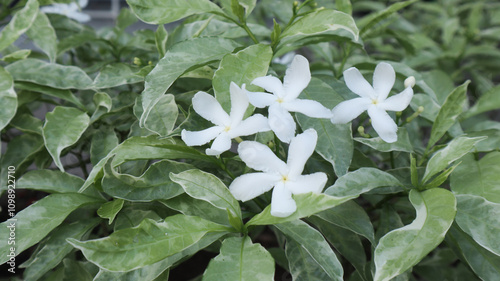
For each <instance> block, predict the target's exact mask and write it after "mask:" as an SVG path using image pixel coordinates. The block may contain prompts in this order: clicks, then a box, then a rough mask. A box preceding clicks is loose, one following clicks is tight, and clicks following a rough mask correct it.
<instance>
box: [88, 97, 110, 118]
mask: <svg viewBox="0 0 500 281" xmlns="http://www.w3.org/2000/svg"><path fill="white" fill-rule="evenodd" d="M92 101H93V102H94V105H95V110H94V113H92V116H91V117H90V123H94V122H95V121H97V120H98V119H99V118H100V117H101V116H103V115H104V114H106V113H108V112H110V111H111V108H112V107H113V100H112V99H111V97H110V96H109V95H108V94H106V93H105V92H97V93H95V94H94V96H93V97H92Z"/></svg>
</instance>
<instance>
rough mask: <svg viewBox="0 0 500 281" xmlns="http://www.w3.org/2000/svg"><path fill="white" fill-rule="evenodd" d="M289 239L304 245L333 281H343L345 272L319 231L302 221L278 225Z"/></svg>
mask: <svg viewBox="0 0 500 281" xmlns="http://www.w3.org/2000/svg"><path fill="white" fill-rule="evenodd" d="M276 228H278V229H279V230H280V231H281V232H282V233H283V234H285V236H286V237H287V239H291V240H294V241H295V242H297V243H298V244H300V245H302V247H304V249H305V250H306V251H307V252H308V253H309V254H310V255H311V257H312V258H313V259H314V260H315V261H316V262H317V263H318V264H319V266H321V268H322V269H323V270H324V271H325V272H326V273H327V274H328V276H329V277H330V278H331V279H332V280H339V281H340V280H343V278H342V276H343V275H344V270H343V269H342V265H341V264H340V262H339V260H338V259H337V256H336V255H335V253H334V252H333V250H332V248H330V245H328V242H326V240H325V238H323V236H322V235H321V233H320V232H319V231H317V230H316V229H314V228H312V227H311V226H309V225H308V224H307V223H305V222H303V221H301V220H295V221H291V222H287V223H281V224H277V225H276Z"/></svg>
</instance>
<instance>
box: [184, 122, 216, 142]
mask: <svg viewBox="0 0 500 281" xmlns="http://www.w3.org/2000/svg"><path fill="white" fill-rule="evenodd" d="M222 131H224V127H220V126H214V127H210V128H208V129H205V130H202V131H197V132H191V131H186V130H182V132H181V139H182V141H184V142H185V143H186V145H187V146H194V145H204V144H206V143H207V142H209V141H211V140H213V139H215V138H216V137H217V136H218V135H219V134H220V133H221V132H222Z"/></svg>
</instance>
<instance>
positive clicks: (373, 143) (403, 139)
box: [354, 127, 413, 152]
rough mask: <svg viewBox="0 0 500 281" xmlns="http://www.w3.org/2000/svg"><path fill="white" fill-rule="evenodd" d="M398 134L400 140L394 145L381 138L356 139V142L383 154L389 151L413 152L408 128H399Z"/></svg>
mask: <svg viewBox="0 0 500 281" xmlns="http://www.w3.org/2000/svg"><path fill="white" fill-rule="evenodd" d="M397 134H398V140H397V141H396V142H393V143H387V142H385V141H383V140H382V139H381V138H380V137H376V138H354V140H355V141H357V142H360V143H362V144H364V145H367V146H369V147H371V148H373V149H375V150H378V151H382V152H389V151H404V152H413V146H412V145H411V142H410V137H409V136H408V132H407V131H406V128H404V127H402V128H399V129H398V132H397Z"/></svg>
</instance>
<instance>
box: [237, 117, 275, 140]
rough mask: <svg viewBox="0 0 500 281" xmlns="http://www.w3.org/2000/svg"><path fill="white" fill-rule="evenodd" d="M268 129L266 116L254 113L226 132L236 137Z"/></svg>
mask: <svg viewBox="0 0 500 281" xmlns="http://www.w3.org/2000/svg"><path fill="white" fill-rule="evenodd" d="M270 130H271V128H270V127H269V121H268V120H267V118H266V117H264V116H262V114H255V115H252V116H250V117H248V118H247V119H245V120H243V121H242V122H241V123H240V124H239V125H238V126H236V127H231V130H230V131H229V132H228V133H229V136H230V137H231V138H236V137H240V136H249V135H253V134H255V133H258V132H266V131H270Z"/></svg>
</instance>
